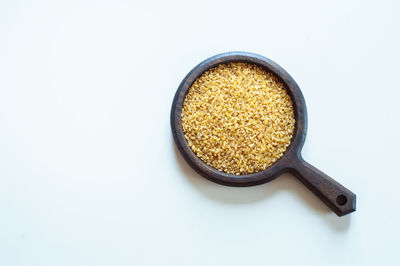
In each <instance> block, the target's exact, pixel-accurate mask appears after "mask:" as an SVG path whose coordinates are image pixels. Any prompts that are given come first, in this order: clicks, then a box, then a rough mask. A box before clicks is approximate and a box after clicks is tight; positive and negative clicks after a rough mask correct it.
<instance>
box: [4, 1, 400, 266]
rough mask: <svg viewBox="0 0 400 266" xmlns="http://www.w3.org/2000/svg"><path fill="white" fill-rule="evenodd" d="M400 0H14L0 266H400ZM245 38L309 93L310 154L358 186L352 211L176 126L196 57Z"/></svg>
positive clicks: (243, 44)
mask: <svg viewBox="0 0 400 266" xmlns="http://www.w3.org/2000/svg"><path fill="white" fill-rule="evenodd" d="M399 9H400V4H399V2H398V1H395V0H393V1H361V0H360V1H326V2H323V1H291V2H288V1H258V2H257V1H199V2H197V3H196V2H189V1H181V2H178V1H159V2H145V1H143V2H135V1H82V0H78V1H63V2H60V1H11V0H10V1H5V0H1V1H0V128H1V129H0V265H4V266H14V265H29V266H30V265H32V266H35V265H49V266H54V265H74V266H80V265H82V266H87V265H174V266H175V265H185V266H186V265H216V266H220V265H229V266H236V265H237V266H243V265H249V266H254V265H308V266H309V265H385V266H387V265H400V253H399V249H400V248H399V244H398V238H399V235H400V229H399V226H400V215H399V203H400V201H399V186H400V176H399V170H398V169H399V154H398V151H399V149H400V144H399V129H400V126H399V123H400V119H399V115H400V107H399V96H400V93H399V90H400V86H399V60H400V54H399V50H398V49H399V47H400V37H399V26H400V17H399V15H398V14H399ZM232 50H242V51H249V52H255V53H259V54H261V55H264V56H266V57H268V58H270V59H272V60H274V61H276V62H277V63H278V64H280V65H281V66H282V67H283V68H285V69H286V70H287V71H288V72H289V73H290V74H291V75H292V76H293V78H294V79H295V80H296V81H297V82H298V84H299V86H300V87H301V89H302V91H303V94H304V96H305V98H306V102H307V105H308V113H309V130H308V136H307V140H306V144H305V147H304V150H303V156H304V158H305V159H306V160H308V161H309V162H310V163H311V164H313V165H315V166H317V167H318V168H320V169H321V170H323V171H325V172H326V173H327V174H329V175H330V176H332V177H333V178H335V179H336V180H338V181H339V182H341V183H342V184H343V185H345V186H346V187H348V188H349V189H351V190H352V191H354V192H355V193H356V194H357V200H358V201H357V203H358V205H357V211H356V212H355V213H352V214H350V215H348V216H345V217H342V218H338V217H337V216H336V215H335V214H333V213H332V212H330V211H329V210H328V209H327V208H326V207H325V206H324V205H323V204H322V203H321V202H320V201H319V200H318V199H317V198H316V197H315V196H314V195H312V194H311V193H310V192H309V191H308V190H307V189H306V188H305V187H304V186H303V185H302V184H301V183H300V182H299V181H297V180H296V179H295V178H294V177H292V176H290V175H283V176H281V177H280V178H278V179H276V180H275V181H273V182H271V183H268V184H265V185H261V186H257V187H250V188H231V187H224V186H220V185H217V184H214V183H211V182H209V181H207V180H205V179H203V178H202V177H200V176H199V175H197V174H196V173H195V172H194V171H193V170H192V169H191V168H189V167H188V166H187V165H186V163H185V162H184V161H183V159H182V158H181V156H180V155H179V154H178V153H177V150H176V149H175V147H174V144H173V140H172V136H171V131H170V127H169V111H170V106H171V103H172V98H173V95H174V93H175V91H176V89H177V87H178V85H179V83H180V81H181V80H182V79H183V77H184V76H185V75H186V74H187V72H188V71H190V70H191V68H192V67H194V66H195V65H196V64H198V63H199V62H201V61H202V60H204V59H206V58H208V57H210V56H212V55H215V54H217V53H221V52H226V51H232Z"/></svg>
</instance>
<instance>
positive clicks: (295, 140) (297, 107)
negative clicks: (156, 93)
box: [171, 52, 307, 186]
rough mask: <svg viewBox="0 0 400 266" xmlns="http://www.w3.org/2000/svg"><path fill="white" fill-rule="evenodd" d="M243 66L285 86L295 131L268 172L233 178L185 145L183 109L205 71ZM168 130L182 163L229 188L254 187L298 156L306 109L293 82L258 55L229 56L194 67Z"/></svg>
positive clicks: (179, 93) (176, 101) (182, 87)
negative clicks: (224, 65)
mask: <svg viewBox="0 0 400 266" xmlns="http://www.w3.org/2000/svg"><path fill="white" fill-rule="evenodd" d="M228 62H246V63H251V64H256V65H259V66H261V67H263V68H265V69H266V70H267V71H269V72H271V73H273V74H274V75H275V76H276V77H277V78H278V79H280V81H281V82H283V84H284V85H285V87H286V89H287V91H288V93H289V95H290V96H291V98H292V101H293V105H294V115H295V120H296V122H295V129H294V134H293V137H292V140H291V144H290V145H289V147H288V148H287V149H286V151H285V153H284V155H283V156H282V157H281V158H280V159H279V160H278V161H277V162H275V163H274V164H273V165H271V166H270V167H268V168H267V169H265V170H263V171H260V172H257V173H253V174H247V175H234V174H227V173H225V172H222V171H218V170H217V169H215V168H214V167H212V166H209V165H208V164H206V163H204V162H203V161H202V160H201V159H200V158H199V157H197V156H196V154H195V153H194V152H193V151H192V149H191V148H190V147H189V145H188V144H187V142H186V139H185V137H184V133H183V130H182V119H181V113H182V105H183V101H184V99H185V96H186V94H187V92H188V90H189V88H190V87H191V86H192V84H193V82H194V81H195V80H196V79H197V78H198V77H200V76H201V75H202V74H203V73H204V72H205V71H207V70H208V69H210V68H213V67H215V66H217V65H219V64H222V63H228ZM171 129H172V135H173V137H174V141H175V144H176V146H177V148H178V150H179V152H180V153H181V154H182V156H183V158H184V159H185V161H186V162H187V163H188V164H189V165H190V166H191V167H192V168H193V169H194V170H195V171H196V172H197V173H199V174H200V175H202V176H203V177H205V178H207V179H209V180H211V181H213V182H216V183H219V184H223V185H228V186H254V185H258V184H262V183H265V182H269V181H271V180H273V179H274V178H276V177H277V176H279V175H280V174H281V173H283V172H285V171H286V170H287V169H288V167H289V166H290V164H291V161H292V160H293V159H295V158H297V157H298V156H300V152H301V148H302V146H303V144H304V140H305V136H306V133H307V109H306V105H305V101H304V97H303V94H302V93H301V90H300V88H299V86H298V85H297V83H296V82H295V81H294V79H293V78H292V77H291V76H290V75H289V74H288V73H287V72H286V71H285V70H284V69H283V68H282V67H280V66H279V65H278V64H276V63H275V62H273V61H272V60H270V59H268V58H266V57H263V56H261V55H257V54H253V53H247V52H228V53H223V54H218V55H216V56H213V57H210V58H208V59H206V60H205V61H203V62H201V63H200V64H198V65H197V66H196V67H194V68H193V69H192V70H191V71H190V72H189V73H188V74H187V75H186V77H185V78H184V79H183V80H182V82H181V84H180V85H179V87H178V90H177V91H176V94H175V97H174V100H173V103H172V108H171Z"/></svg>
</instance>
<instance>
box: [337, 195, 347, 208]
mask: <svg viewBox="0 0 400 266" xmlns="http://www.w3.org/2000/svg"><path fill="white" fill-rule="evenodd" d="M336 203H337V204H339V205H340V206H343V205H345V204H346V203H347V197H346V196H345V195H339V196H337V198H336Z"/></svg>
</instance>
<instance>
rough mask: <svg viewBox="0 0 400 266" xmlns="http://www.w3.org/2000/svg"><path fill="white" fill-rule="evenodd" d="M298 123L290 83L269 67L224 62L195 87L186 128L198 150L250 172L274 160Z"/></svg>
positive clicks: (223, 165) (208, 159) (215, 162)
mask: <svg viewBox="0 0 400 266" xmlns="http://www.w3.org/2000/svg"><path fill="white" fill-rule="evenodd" d="M294 126H295V119H294V110H293V104H292V100H291V98H290V96H289V95H288V93H287V91H286V88H285V86H284V84H283V83H282V82H280V81H279V80H278V79H277V78H276V77H275V76H274V75H273V74H272V73H269V72H267V71H266V70H265V69H264V68H262V67H260V66H257V65H254V64H249V63H241V62H233V63H227V64H220V65H218V66H216V67H214V68H212V69H209V70H208V71H206V72H205V73H203V74H202V75H201V76H200V77H199V78H198V79H197V80H196V81H195V82H194V83H193V84H192V86H191V87H190V89H189V91H188V93H187V95H186V97H185V100H184V104H183V109H182V128H183V132H184V136H185V139H186V141H187V143H188V145H189V146H190V148H191V149H192V150H193V152H194V153H195V154H196V155H197V156H198V157H199V158H200V159H201V160H203V161H204V162H205V163H206V164H208V165H211V166H213V167H214V168H216V169H217V170H219V171H224V172H226V173H230V174H237V175H241V174H251V173H255V172H259V171H262V170H264V169H266V168H268V167H269V166H271V165H272V164H274V163H275V162H276V161H277V160H278V159H279V158H281V157H282V155H283V153H284V152H285V150H286V149H287V147H288V146H289V144H290V141H291V138H292V135H293V132H294Z"/></svg>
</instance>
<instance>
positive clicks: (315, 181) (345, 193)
mask: <svg viewBox="0 0 400 266" xmlns="http://www.w3.org/2000/svg"><path fill="white" fill-rule="evenodd" d="M291 172H292V173H293V174H294V175H295V176H296V177H297V178H298V179H299V180H300V181H301V182H302V183H303V184H304V185H306V186H307V187H308V188H309V189H310V190H311V191H312V192H313V193H314V194H315V195H316V196H317V197H318V198H319V199H320V200H322V201H323V202H324V203H325V204H326V206H328V207H329V208H330V209H331V210H332V211H334V212H335V213H336V214H337V215H338V216H343V215H346V214H349V213H351V212H353V211H355V210H356V195H355V194H354V193H353V192H351V191H350V190H348V189H347V188H345V187H344V186H342V185H341V184H339V183H338V182H336V181H335V180H333V179H332V178H330V177H329V176H327V175H326V174H324V173H323V172H321V171H320V170H318V169H317V168H315V167H314V166H312V165H311V164H309V163H307V162H306V161H304V160H303V159H302V158H299V159H298V160H297V162H296V163H294V164H293V166H292V168H291Z"/></svg>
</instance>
